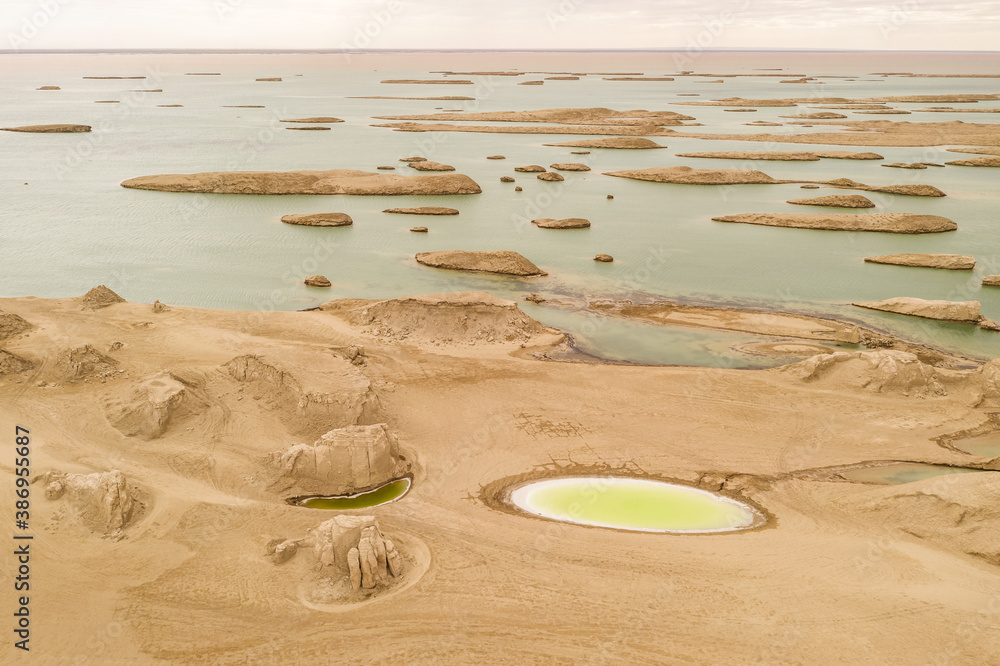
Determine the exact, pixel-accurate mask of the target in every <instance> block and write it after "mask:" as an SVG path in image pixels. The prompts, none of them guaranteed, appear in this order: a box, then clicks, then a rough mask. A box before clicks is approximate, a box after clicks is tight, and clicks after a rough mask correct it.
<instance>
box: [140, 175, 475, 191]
mask: <svg viewBox="0 0 1000 666" xmlns="http://www.w3.org/2000/svg"><path fill="white" fill-rule="evenodd" d="M122 187H126V188H130V189H136V190H154V191H160V192H200V193H211V194H356V195H387V196H396V195H405V194H413V195H438V194H479V193H481V192H482V189H481V188H480V187H479V185H477V184H476V182H475V181H474V180H472V179H471V178H469V177H468V176H466V175H463V174H457V173H455V174H430V175H418V176H399V175H396V174H384V173H369V172H367V171H356V170H352V169H332V170H329V171H215V172H207V173H193V174H167V175H161V176H141V177H139V178H132V179H130V180H126V181H125V182H123V183H122Z"/></svg>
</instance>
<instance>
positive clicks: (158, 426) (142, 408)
mask: <svg viewBox="0 0 1000 666" xmlns="http://www.w3.org/2000/svg"><path fill="white" fill-rule="evenodd" d="M187 393H188V387H187V386H186V385H185V384H184V383H183V382H182V381H180V380H178V379H177V378H176V377H175V376H173V375H172V374H171V373H170V372H168V371H163V372H159V373H157V374H155V375H150V376H149V377H144V378H142V379H140V380H139V381H136V382H133V383H131V384H130V385H128V386H126V387H121V388H119V389H117V390H116V391H115V392H114V393H113V394H112V395H111V396H110V397H109V398H107V399H106V400H105V403H104V416H105V418H107V419H108V423H110V424H111V427H113V428H114V429H115V430H117V431H118V432H120V433H121V434H123V435H125V436H126V437H137V438H139V439H143V440H147V441H148V440H152V439H156V438H158V437H159V436H160V435H162V434H163V433H164V432H166V430H167V427H168V426H169V424H170V420H171V417H172V415H173V414H174V413H175V412H177V410H178V409H179V408H180V407H181V405H182V403H183V402H184V401H185V398H186V395H187Z"/></svg>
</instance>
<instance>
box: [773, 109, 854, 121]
mask: <svg viewBox="0 0 1000 666" xmlns="http://www.w3.org/2000/svg"><path fill="white" fill-rule="evenodd" d="M778 117H779V118H801V119H802V120H839V119H840V118H846V117H847V116H845V115H844V114H842V113H833V112H832V111H819V112H817V113H796V114H792V115H790V116H778Z"/></svg>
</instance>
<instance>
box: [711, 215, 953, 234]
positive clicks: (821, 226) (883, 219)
mask: <svg viewBox="0 0 1000 666" xmlns="http://www.w3.org/2000/svg"><path fill="white" fill-rule="evenodd" d="M712 219H713V220H714V221H716V222H736V223H740V224H760V225H764V226H769V227H789V228H793V229H817V230H826V231H882V232H887V233H894V234H932V233H940V232H943V231H954V230H955V229H957V228H958V225H957V224H955V223H954V222H952V221H951V220H949V219H948V218H946V217H940V216H938V215H917V214H912V213H747V214H743V215H724V216H721V217H713V218H712Z"/></svg>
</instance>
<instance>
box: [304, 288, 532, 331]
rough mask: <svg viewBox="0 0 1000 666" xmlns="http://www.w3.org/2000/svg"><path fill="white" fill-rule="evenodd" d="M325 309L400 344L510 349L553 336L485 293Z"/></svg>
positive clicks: (349, 302) (509, 304)
mask: <svg viewBox="0 0 1000 666" xmlns="http://www.w3.org/2000/svg"><path fill="white" fill-rule="evenodd" d="M322 308H323V310H325V311H328V312H332V313H334V314H337V315H338V316H341V317H343V318H344V319H346V320H347V321H349V322H350V323H351V324H353V325H355V326H363V327H364V328H365V330H366V331H367V332H369V333H371V334H373V335H378V336H386V337H389V338H394V339H399V340H404V339H413V340H418V341H424V342H448V343H461V344H481V343H496V344H505V343H511V342H523V341H527V340H529V339H531V338H532V337H534V336H536V335H539V334H544V333H548V332H549V331H548V329H546V328H545V327H544V326H542V325H541V324H540V323H538V322H537V321H535V320H534V319H532V318H531V317H529V316H528V315H526V314H525V313H524V312H522V311H521V309H520V308H519V307H517V304H516V303H515V302H514V301H508V300H505V299H503V298H498V297H496V296H493V295H492V294H487V293H485V292H481V291H472V292H458V293H451V294H429V295H426V296H406V297H402V298H394V299H391V300H385V301H357V300H344V301H331V302H330V303H327V304H325V305H323V306H322Z"/></svg>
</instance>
